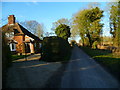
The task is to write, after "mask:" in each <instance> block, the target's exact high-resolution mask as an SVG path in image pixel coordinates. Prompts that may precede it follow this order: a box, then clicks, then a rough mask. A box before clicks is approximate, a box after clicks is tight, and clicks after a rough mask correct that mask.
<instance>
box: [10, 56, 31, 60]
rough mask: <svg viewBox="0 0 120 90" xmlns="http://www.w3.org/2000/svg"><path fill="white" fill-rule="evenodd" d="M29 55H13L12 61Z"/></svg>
mask: <svg viewBox="0 0 120 90" xmlns="http://www.w3.org/2000/svg"><path fill="white" fill-rule="evenodd" d="M27 56H29V55H26V56H25V55H12V61H14V60H17V59H21V58H25V57H27Z"/></svg>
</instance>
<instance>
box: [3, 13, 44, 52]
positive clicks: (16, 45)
mask: <svg viewBox="0 0 120 90" xmlns="http://www.w3.org/2000/svg"><path fill="white" fill-rule="evenodd" d="M2 32H4V33H5V34H6V36H7V38H8V40H9V43H8V44H9V46H10V49H11V51H12V52H17V53H38V52H40V47H41V42H42V40H40V39H39V38H38V37H37V36H35V35H34V34H32V33H31V32H29V31H28V30H27V29H25V28H24V27H23V26H22V25H20V24H19V23H16V22H15V17H14V15H9V17H8V24H6V25H4V26H2Z"/></svg>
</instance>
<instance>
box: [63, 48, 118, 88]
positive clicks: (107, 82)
mask: <svg viewBox="0 0 120 90" xmlns="http://www.w3.org/2000/svg"><path fill="white" fill-rule="evenodd" d="M118 87H119V83H118V81H117V80H116V79H115V78H114V77H112V76H111V75H110V74H109V73H108V72H106V71H105V70H104V69H103V68H102V67H101V66H100V65H99V64H97V63H96V62H95V61H94V60H93V59H92V58H90V57H89V56H88V55H87V54H85V53H84V52H83V51H82V50H81V49H79V48H78V47H77V46H76V47H75V48H73V52H72V56H71V60H70V62H69V63H68V66H67V68H66V70H65V71H64V76H63V77H62V81H61V88H118Z"/></svg>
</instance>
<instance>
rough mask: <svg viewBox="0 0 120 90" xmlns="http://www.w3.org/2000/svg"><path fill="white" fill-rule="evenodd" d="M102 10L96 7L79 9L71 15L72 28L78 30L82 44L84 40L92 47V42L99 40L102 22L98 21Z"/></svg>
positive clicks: (101, 15)
mask: <svg viewBox="0 0 120 90" xmlns="http://www.w3.org/2000/svg"><path fill="white" fill-rule="evenodd" d="M101 17H103V11H102V10H100V9H99V8H98V7H96V8H91V9H84V10H81V11H79V12H78V13H76V14H75V16H74V17H73V28H75V29H73V30H77V31H79V32H78V34H79V35H80V36H81V40H82V42H83V45H84V44H85V42H86V41H88V42H89V43H87V44H88V46H90V47H92V44H93V43H94V42H96V41H97V42H99V41H100V35H101V33H102V27H103V24H101V23H100V21H101Z"/></svg>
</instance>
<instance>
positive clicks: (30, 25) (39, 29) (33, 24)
mask: <svg viewBox="0 0 120 90" xmlns="http://www.w3.org/2000/svg"><path fill="white" fill-rule="evenodd" d="M20 24H22V25H23V26H24V27H26V28H27V29H28V30H29V31H30V32H32V33H33V34H35V35H37V36H38V37H39V38H41V37H42V36H43V29H44V25H43V24H40V23H38V22H37V21H35V20H30V21H24V22H20Z"/></svg>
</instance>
